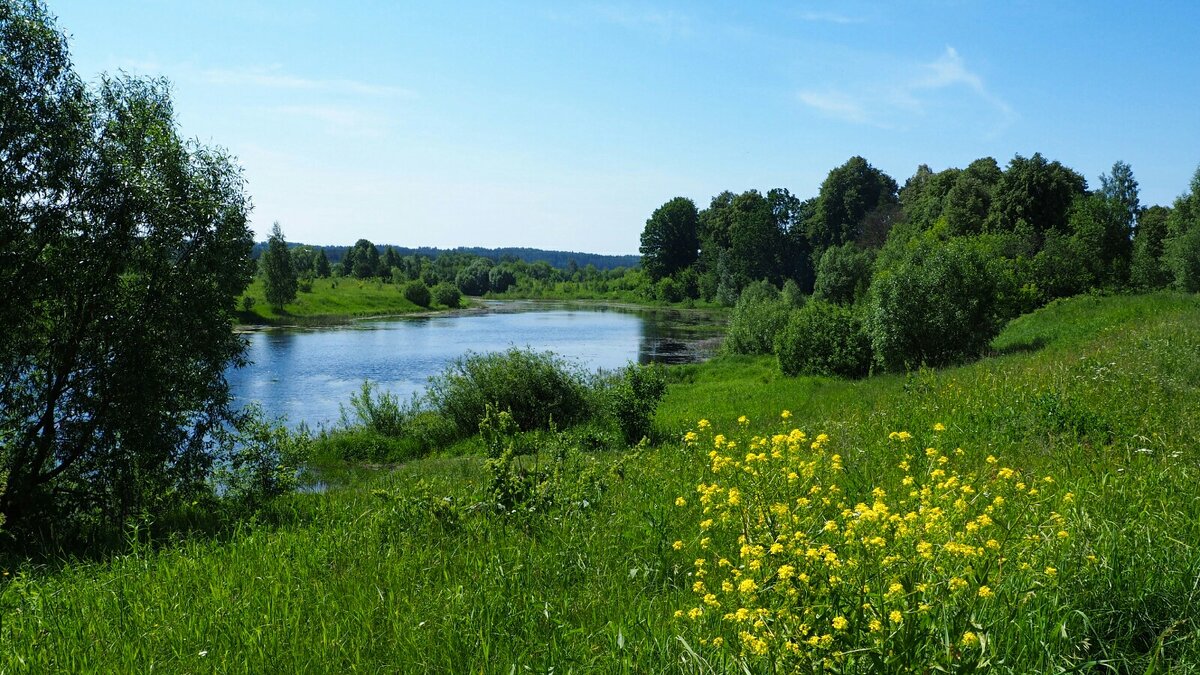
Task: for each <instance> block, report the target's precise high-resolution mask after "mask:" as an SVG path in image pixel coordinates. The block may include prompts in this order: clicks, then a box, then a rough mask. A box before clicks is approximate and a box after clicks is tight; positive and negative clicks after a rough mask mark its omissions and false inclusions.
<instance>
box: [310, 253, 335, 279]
mask: <svg viewBox="0 0 1200 675" xmlns="http://www.w3.org/2000/svg"><path fill="white" fill-rule="evenodd" d="M313 270H314V271H316V273H317V276H318V277H321V278H322V279H324V278H325V277H328V276H329V275H330V274H331V273H332V270H331V269H330V267H329V258H328V257H327V256H326V255H325V249H323V248H318V249H317V251H316V253H315V254H314V255H313Z"/></svg>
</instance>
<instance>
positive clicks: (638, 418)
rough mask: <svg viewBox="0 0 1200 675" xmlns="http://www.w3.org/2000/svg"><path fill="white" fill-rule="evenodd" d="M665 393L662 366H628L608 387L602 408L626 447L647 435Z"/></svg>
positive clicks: (665, 383)
mask: <svg viewBox="0 0 1200 675" xmlns="http://www.w3.org/2000/svg"><path fill="white" fill-rule="evenodd" d="M666 391H667V380H666V375H665V374H664V373H663V369H662V367H661V366H638V365H634V364H630V365H628V366H626V367H625V368H624V369H622V370H621V371H620V372H619V373H618V374H617V378H616V379H615V381H613V382H611V383H609V385H608V387H607V388H606V390H605V392H604V393H605V398H606V400H605V406H606V408H607V409H608V413H609V415H611V416H612V417H613V418H614V419H615V420H616V422H617V426H618V428H620V430H621V436H622V437H623V438H624V439H625V443H626V444H627V445H630V446H632V445H634V444H636V443H637V442H638V441H640V440H642V439H643V438H645V437H648V436H649V435H650V426H651V422H652V421H653V418H654V411H655V410H657V409H658V403H659V401H661V400H662V397H663V395H664V394H665V393H666Z"/></svg>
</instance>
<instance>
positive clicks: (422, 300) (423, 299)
mask: <svg viewBox="0 0 1200 675" xmlns="http://www.w3.org/2000/svg"><path fill="white" fill-rule="evenodd" d="M403 292H404V297H405V299H407V300H408V301H409V302H411V303H412V304H414V305H416V306H418V307H428V306H429V303H430V302H431V301H432V300H433V294H432V293H430V292H429V287H428V286H426V285H425V282H424V281H421V280H420V279H418V280H416V281H410V282H408V283H407V284H404V288H403ZM443 304H444V303H443Z"/></svg>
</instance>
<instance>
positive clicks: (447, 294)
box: [430, 282, 462, 309]
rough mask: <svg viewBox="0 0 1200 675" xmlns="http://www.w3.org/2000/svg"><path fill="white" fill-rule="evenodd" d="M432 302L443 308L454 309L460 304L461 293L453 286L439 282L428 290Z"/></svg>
mask: <svg viewBox="0 0 1200 675" xmlns="http://www.w3.org/2000/svg"><path fill="white" fill-rule="evenodd" d="M430 292H431V293H432V294H433V301H434V302H436V303H437V304H439V305H442V306H443V307H449V308H450V309H455V308H457V307H458V306H459V304H461V303H462V292H461V291H459V290H458V287H457V286H455V285H454V284H451V283H447V282H441V283H439V284H437V285H436V286H434V287H433V288H432V289H430Z"/></svg>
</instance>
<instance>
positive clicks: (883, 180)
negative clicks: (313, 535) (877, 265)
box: [807, 156, 896, 251]
mask: <svg viewBox="0 0 1200 675" xmlns="http://www.w3.org/2000/svg"><path fill="white" fill-rule="evenodd" d="M895 201H896V181H895V180H893V179H892V178H891V177H890V176H888V175H887V174H885V173H883V172H882V171H880V170H879V169H876V168H875V167H873V166H871V165H870V164H869V163H868V162H867V160H865V159H863V158H862V157H858V156H855V157H851V158H850V159H849V160H848V161H847V162H846V163H845V164H843V165H841V166H839V167H837V168H835V169H833V170H832V171H830V172H829V175H828V176H827V177H826V178H825V181H824V182H822V183H821V191H820V193H819V194H818V196H817V203H816V209H815V211H814V213H813V215H812V217H811V218H810V219H809V221H808V223H807V230H808V239H809V241H810V242H811V243H812V246H813V249H814V250H817V251H823V250H824V249H825V248H827V247H829V246H837V245H840V244H844V243H846V242H850V241H854V240H855V239H857V238H858V236H859V234H861V232H862V222H863V219H864V218H865V217H866V215H867V214H868V213H870V212H872V211H874V210H875V209H876V208H878V207H879V206H881V205H884V204H889V203H895Z"/></svg>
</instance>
